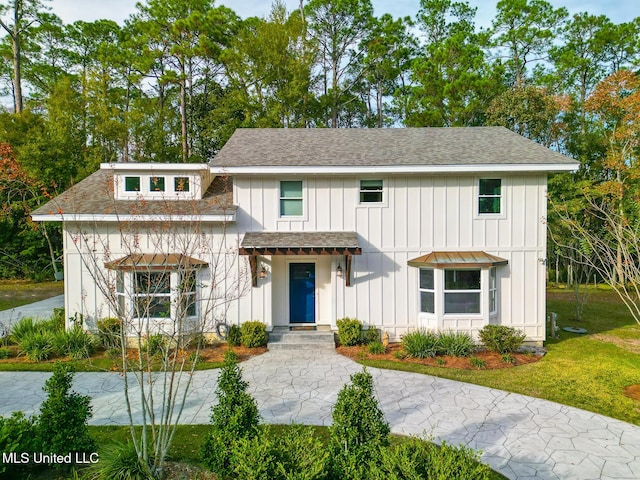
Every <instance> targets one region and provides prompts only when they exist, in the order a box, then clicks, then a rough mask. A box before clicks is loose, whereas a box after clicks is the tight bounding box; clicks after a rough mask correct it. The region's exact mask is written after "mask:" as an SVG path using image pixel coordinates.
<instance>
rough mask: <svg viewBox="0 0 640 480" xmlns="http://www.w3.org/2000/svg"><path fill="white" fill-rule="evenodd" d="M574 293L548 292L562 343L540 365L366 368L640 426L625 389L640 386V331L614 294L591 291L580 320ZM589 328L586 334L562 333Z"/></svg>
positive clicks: (386, 364) (552, 344)
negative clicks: (550, 404) (499, 392)
mask: <svg viewBox="0 0 640 480" xmlns="http://www.w3.org/2000/svg"><path fill="white" fill-rule="evenodd" d="M572 296H573V293H572V292H567V291H566V290H561V289H553V290H551V289H550V290H549V291H548V295H547V309H548V311H550V312H556V313H558V317H559V318H558V326H559V327H560V334H559V338H558V339H550V340H549V341H548V342H546V347H547V348H548V353H547V355H546V356H545V357H543V358H542V359H541V360H540V361H539V362H536V363H532V364H528V365H521V366H517V367H514V368H506V369H499V370H456V369H448V368H442V367H430V366H423V365H416V364H412V363H399V362H391V361H377V360H372V359H364V360H360V363H362V364H363V365H368V366H371V367H378V368H389V369H396V370H405V371H411V372H417V373H423V374H428V375H434V376H437V377H442V378H448V379H451V380H459V381H462V382H468V383H474V384H477V385H484V386H487V387H492V388H498V389H502V390H507V391H510V392H515V393H521V394H524V395H530V396H532V397H538V398H544V399H546V400H551V401H554V402H559V403H562V404H565V405H570V406H573V407H578V408H582V409H585V410H589V411H592V412H596V413H600V414H602V415H607V416H609V417H613V418H618V419H620V420H623V421H626V422H629V423H633V424H636V425H640V402H639V401H637V400H633V399H631V398H628V397H627V396H625V395H624V389H625V388H626V387H628V386H630V385H636V384H640V327H639V326H638V324H636V323H635V322H634V320H633V318H632V317H631V315H629V313H628V312H627V310H626V308H625V306H624V304H622V302H621V301H620V300H619V299H618V298H617V296H616V295H615V293H613V292H612V291H611V290H609V289H606V288H604V287H599V288H597V289H594V288H593V287H591V289H590V295H589V300H588V302H587V305H586V307H585V310H584V321H581V322H577V321H575V320H572V319H573V318H574V317H575V314H574V310H573V304H572V301H573V299H572ZM565 326H576V327H581V328H586V329H587V330H588V333H587V334H586V335H576V334H572V333H568V332H565V331H563V330H562V327H565Z"/></svg>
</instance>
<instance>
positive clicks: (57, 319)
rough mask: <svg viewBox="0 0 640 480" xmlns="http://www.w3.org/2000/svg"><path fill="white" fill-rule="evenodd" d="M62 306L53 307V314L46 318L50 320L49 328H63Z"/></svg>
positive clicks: (56, 329)
mask: <svg viewBox="0 0 640 480" xmlns="http://www.w3.org/2000/svg"><path fill="white" fill-rule="evenodd" d="M64 320H65V318H64V307H57V308H54V309H53V315H51V317H50V318H49V320H47V321H48V322H50V325H51V328H53V330H55V331H60V330H64V327H65V325H64V323H65V322H64Z"/></svg>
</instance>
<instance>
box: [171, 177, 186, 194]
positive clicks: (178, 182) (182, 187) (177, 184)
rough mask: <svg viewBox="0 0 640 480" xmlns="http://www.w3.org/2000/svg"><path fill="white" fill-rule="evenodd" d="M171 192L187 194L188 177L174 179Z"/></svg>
mask: <svg viewBox="0 0 640 480" xmlns="http://www.w3.org/2000/svg"><path fill="white" fill-rule="evenodd" d="M173 191H174V192H188V191H189V177H175V178H174V179H173Z"/></svg>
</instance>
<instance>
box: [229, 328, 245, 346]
mask: <svg viewBox="0 0 640 480" xmlns="http://www.w3.org/2000/svg"><path fill="white" fill-rule="evenodd" d="M227 343H228V344H229V346H230V347H239V346H240V344H241V343H242V332H241V331H240V327H239V326H238V325H231V326H230V327H229V335H228V336H227Z"/></svg>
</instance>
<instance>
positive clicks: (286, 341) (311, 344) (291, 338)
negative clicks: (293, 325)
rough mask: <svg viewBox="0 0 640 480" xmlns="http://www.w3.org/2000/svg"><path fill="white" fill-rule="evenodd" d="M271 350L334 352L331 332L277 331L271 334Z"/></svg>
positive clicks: (269, 346)
mask: <svg viewBox="0 0 640 480" xmlns="http://www.w3.org/2000/svg"><path fill="white" fill-rule="evenodd" d="M267 348H269V350H316V349H319V350H334V349H335V348H336V347H335V341H334V336H333V332H331V331H322V330H321V331H308V330H304V331H295V330H294V331H289V330H285V329H276V330H274V331H273V332H271V333H269V344H268V345H267Z"/></svg>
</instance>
